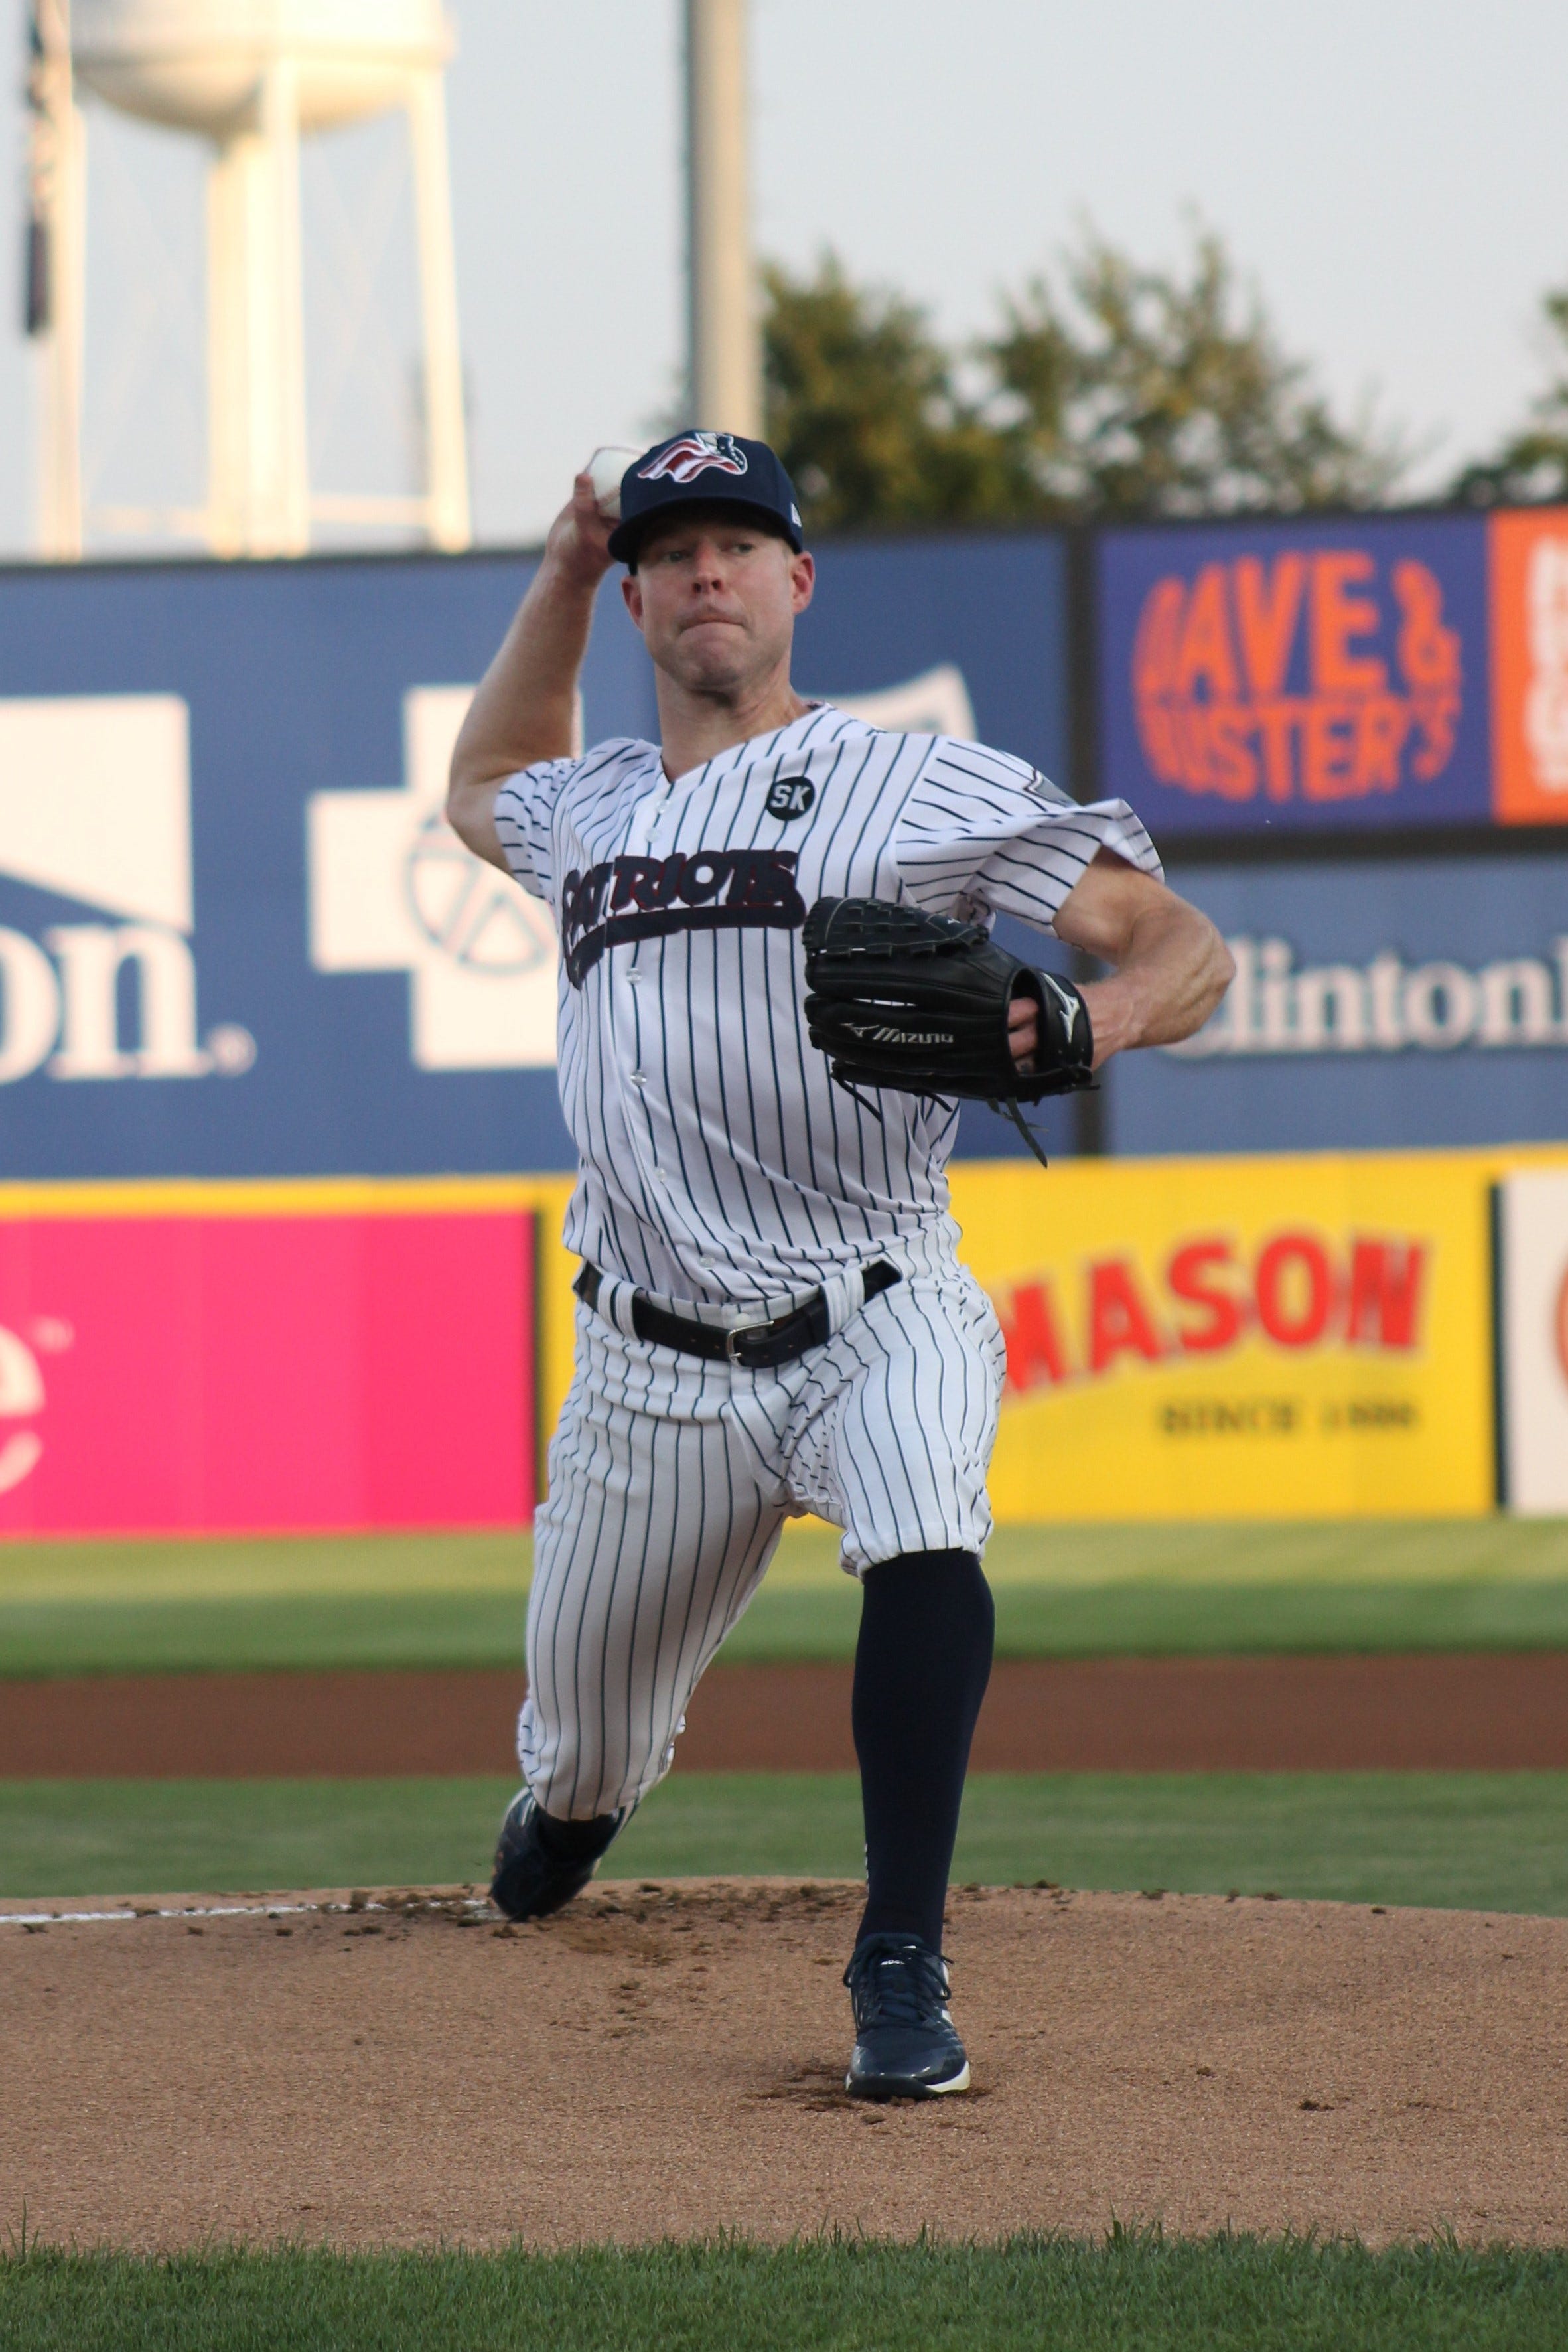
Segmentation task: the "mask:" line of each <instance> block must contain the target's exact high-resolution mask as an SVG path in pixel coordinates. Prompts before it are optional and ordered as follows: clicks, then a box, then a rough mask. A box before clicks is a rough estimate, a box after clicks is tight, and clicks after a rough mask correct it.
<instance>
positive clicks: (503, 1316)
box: [0, 1147, 1568, 1537]
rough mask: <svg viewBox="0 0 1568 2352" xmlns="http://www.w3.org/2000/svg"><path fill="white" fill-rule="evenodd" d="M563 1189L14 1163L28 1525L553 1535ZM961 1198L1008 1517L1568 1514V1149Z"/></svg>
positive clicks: (0, 1492)
mask: <svg viewBox="0 0 1568 2352" xmlns="http://www.w3.org/2000/svg"><path fill="white" fill-rule="evenodd" d="M568 1189H569V1188H568V1183H567V1181H566V1180H564V1179H562V1178H560V1177H557V1176H544V1177H535V1178H461V1177H457V1178H446V1179H400V1180H399V1179H391V1180H389V1179H381V1180H377V1179H368V1178H361V1179H339V1180H314V1181H298V1182H280V1181H249V1182H246V1181H236V1182H234V1183H217V1182H210V1181H209V1182H201V1183H193V1182H181V1181H166V1182H144V1183H135V1184H96V1183H95V1184H78V1185H54V1184H40V1185H7V1186H0V1535H8V1536H12V1537H22V1536H28V1535H35V1536H36V1535H56V1536H63V1535H73V1534H74V1535H93V1534H104V1535H112V1534H121V1535H130V1534H153V1533H187V1534H193V1533H197V1532H212V1533H222V1532H233V1533H238V1532H246V1531H255V1532H260V1531H267V1530H278V1531H281V1530H287V1529H306V1528H399V1527H402V1528H413V1527H440V1526H451V1527H476V1526H521V1525H523V1524H525V1523H526V1522H527V1520H528V1518H529V1517H530V1516H531V1514H532V1510H533V1507H534V1502H535V1498H536V1495H537V1493H538V1491H539V1490H540V1487H541V1486H542V1471H541V1465H542V1463H543V1460H544V1449H545V1444H546V1443H547V1441H548V1434H549V1428H550V1426H551V1425H552V1424H553V1422H554V1418H555V1415H556V1412H558V1410H559V1402H560V1399H561V1397H562V1396H563V1395H564V1393H565V1390H566V1385H567V1382H568V1381H569V1379H570V1370H571V1351H572V1328H573V1315H574V1302H573V1299H572V1295H571V1287H570V1286H571V1279H572V1276H573V1274H574V1272H575V1270H576V1264H577V1262H576V1260H575V1259H574V1258H573V1257H571V1256H570V1254H569V1253H568V1252H567V1251H566V1250H565V1249H564V1248H563V1247H562V1246H561V1244H560V1242H559V1232H560V1222H561V1214H562V1211H563V1209H564V1206H565V1202H566V1196H567V1192H568ZM953 1193H954V1206H955V1209H956V1213H957V1215H958V1217H959V1219H960V1221H961V1223H962V1224H963V1227H964V1255H965V1257H966V1259H967V1263H968V1264H969V1265H970V1266H971V1267H972V1268H973V1270H974V1272H975V1273H976V1275H977V1276H978V1278H979V1280H980V1281H981V1282H982V1283H983V1284H984V1286H986V1288H987V1290H988V1293H989V1294H990V1296H991V1297H992V1298H993V1300H994V1301H995V1304H996V1307H997V1311H998V1316H999V1318H1000V1320H1001V1323H1002V1328H1003V1331H1004V1333H1005V1335H1006V1338H1007V1343H1008V1381H1007V1389H1006V1392H1005V1395H1004V1399H1003V1404H1002V1412H1001V1431H1000V1436H999V1440H998V1447H997V1454H996V1460H995V1464H994V1467H993V1472H992V1479H991V1491H992V1497H993V1501H994V1503H995V1506H996V1511H997V1516H998V1519H1000V1520H1002V1521H1005V1522H1006V1521H1011V1522H1030V1521H1051V1520H1057V1521H1070V1520H1090V1519H1114V1520H1128V1519H1149V1520H1156V1519H1163V1520H1170V1519H1184V1518H1186V1519H1220V1518H1254V1519H1256V1518H1263V1519H1268V1518H1325V1517H1358V1516H1368V1517H1474V1516H1479V1515H1481V1514H1484V1513H1486V1512H1488V1511H1490V1510H1491V1509H1493V1508H1494V1507H1496V1505H1497V1504H1498V1502H1499V1500H1500V1499H1504V1500H1511V1501H1512V1503H1514V1504H1515V1505H1516V1506H1517V1507H1522V1508H1526V1509H1532V1510H1557V1509H1563V1508H1564V1507H1568V1494H1564V1493H1563V1489H1562V1480H1561V1474H1560V1466H1559V1465H1560V1460H1561V1447H1562V1444H1564V1443H1568V1150H1564V1149H1563V1148H1562V1147H1557V1148H1555V1149H1542V1150H1529V1149H1527V1148H1521V1149H1520V1150H1508V1151H1501V1152H1494V1151H1470V1152H1402V1153H1362V1154H1349V1153H1321V1154H1299V1155H1290V1156H1287V1155H1281V1156H1278V1157H1271V1158H1250V1159H1247V1158H1240V1157H1226V1158H1212V1157H1211V1158H1207V1159H1181V1160H1144V1161H1136V1162H1117V1161H1099V1162H1091V1161H1087V1160H1082V1161H1077V1162H1072V1163H1069V1164H1066V1165H1063V1166H1061V1167H1055V1168H1052V1169H1051V1170H1050V1171H1042V1170H1040V1169H1039V1168H1037V1167H1035V1166H1033V1164H1032V1163H1030V1164H1029V1165H1027V1166H1026V1165H1020V1164H1019V1162H1017V1161H1014V1160H1005V1161H996V1162H981V1161H975V1162H967V1163H963V1164H961V1165H959V1166H957V1167H956V1168H955V1169H954V1171H953ZM1511 1234H1515V1235H1517V1236H1518V1240H1517V1244H1516V1245H1515V1246H1514V1247H1513V1248H1512V1250H1511V1254H1508V1255H1505V1259H1504V1262H1503V1263H1502V1264H1501V1265H1499V1262H1498V1260H1497V1259H1496V1257H1495V1255H1494V1253H1495V1251H1496V1249H1497V1247H1498V1245H1499V1242H1501V1245H1502V1247H1503V1249H1504V1251H1505V1253H1509V1237H1510V1235H1511ZM1494 1297H1501V1298H1502V1301H1503V1306H1504V1309H1505V1312H1504V1314H1503V1317H1502V1319H1501V1321H1500V1323H1499V1322H1498V1321H1497V1320H1496V1319H1495V1317H1494ZM1499 1364H1501V1365H1502V1367H1503V1370H1504V1372H1505V1374H1506V1377H1505V1378H1504V1380H1503V1381H1502V1384H1501V1388H1500V1387H1499V1383H1498V1376H1497V1370H1496V1367H1497V1366H1498V1365H1499Z"/></svg>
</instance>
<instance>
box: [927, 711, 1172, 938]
mask: <svg viewBox="0 0 1568 2352" xmlns="http://www.w3.org/2000/svg"><path fill="white" fill-rule="evenodd" d="M1102 849H1113V850H1114V851H1115V852H1116V854H1117V856H1120V857H1124V858H1125V859H1126V861H1127V863H1128V865H1129V866H1136V867H1137V868H1138V870H1139V871H1140V873H1144V874H1148V875H1151V876H1153V877H1154V879H1155V881H1156V882H1157V881H1160V880H1162V879H1163V870H1162V868H1161V866H1160V861H1159V857H1158V855H1157V853H1156V851H1155V845H1154V843H1153V842H1152V841H1151V840H1150V839H1149V836H1148V835H1147V834H1146V833H1145V830H1144V827H1143V824H1142V822H1141V821H1140V819H1139V818H1138V817H1137V816H1135V815H1134V813H1133V811H1132V809H1131V808H1129V806H1128V805H1127V803H1126V802H1125V801H1119V800H1118V801H1093V802H1091V803H1089V804H1088V805H1087V806H1085V807H1081V806H1080V805H1079V803H1077V802H1076V801H1071V800H1069V799H1068V797H1067V794H1066V793H1064V792H1062V791H1061V789H1060V788H1059V786H1057V785H1055V784H1053V783H1051V782H1048V781H1047V780H1046V778H1045V777H1044V776H1042V775H1040V772H1039V771H1038V770H1036V769H1034V768H1031V767H1030V765H1029V763H1028V761H1024V760H1015V759H1013V758H1012V757H1011V756H1010V755H1009V753H1007V752H1005V751H991V750H990V749H989V748H988V746H987V745H985V744H983V743H964V742H960V741H958V740H956V738H953V737H950V736H938V737H937V739H936V742H935V744H934V746H933V748H932V751H931V755H930V757H929V758H928V759H927V760H926V761H925V765H924V766H923V768H922V770H921V772H920V776H919V780H918V782H916V783H915V788H914V790H913V791H912V792H911V793H910V795H909V798H908V800H907V801H906V802H905V803H904V811H903V814H902V815H901V817H900V819H899V823H898V827H897V830H896V832H895V833H894V841H893V854H894V862H895V864H896V866H897V867H898V871H899V875H900V877H901V878H902V880H903V882H904V887H905V889H906V890H907V892H908V894H909V896H910V898H912V899H913V900H914V902H915V905H916V906H917V907H924V908H927V909H928V910H929V912H931V913H932V914H938V915H949V914H956V913H965V914H969V913H974V912H976V911H977V910H978V909H980V908H986V909H988V910H989V911H990V912H991V913H993V914H998V915H1017V916H1019V918H1020V919H1022V920H1023V921H1024V922H1026V923H1032V924H1034V926H1035V927H1036V929H1039V930H1043V931H1048V930H1050V929H1051V926H1052V924H1053V923H1054V921H1055V919H1056V916H1057V914H1058V911H1059V910H1060V908H1061V904H1062V901H1063V900H1064V899H1065V898H1066V897H1067V895H1068V893H1069V891H1070V890H1071V888H1072V886H1073V884H1074V883H1075V882H1076V881H1077V880H1078V878H1079V877H1080V875H1081V874H1082V872H1083V870H1084V868H1085V867H1086V866H1088V865H1089V863H1090V861H1091V860H1092V858H1093V856H1095V853H1096V852H1097V851H1099V850H1102Z"/></svg>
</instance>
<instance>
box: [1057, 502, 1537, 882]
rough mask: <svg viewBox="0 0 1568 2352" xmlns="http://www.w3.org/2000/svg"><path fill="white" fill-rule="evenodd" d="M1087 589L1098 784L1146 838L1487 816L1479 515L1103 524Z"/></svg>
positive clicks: (1483, 560) (1483, 565)
mask: <svg viewBox="0 0 1568 2352" xmlns="http://www.w3.org/2000/svg"><path fill="white" fill-rule="evenodd" d="M1095 593H1096V605H1097V612H1096V619H1097V624H1098V629H1099V663H1098V676H1099V712H1098V719H1099V739H1100V753H1101V789H1102V790H1103V792H1106V793H1121V794H1123V795H1124V797H1125V798H1126V799H1127V800H1129V801H1131V802H1132V803H1133V805H1134V808H1135V809H1137V811H1138V813H1139V814H1140V815H1141V816H1142V817H1143V818H1144V819H1145V823H1146V824H1148V826H1149V829H1150V831H1151V832H1152V833H1153V835H1154V836H1155V841H1156V842H1158V841H1159V840H1161V839H1162V838H1164V839H1166V840H1170V839H1174V838H1176V837H1178V836H1182V835H1195V834H1198V835H1201V834H1209V835H1219V834H1231V835H1236V834H1243V835H1245V834H1262V833H1263V832H1265V831H1266V830H1271V831H1273V832H1274V833H1277V834H1286V833H1291V834H1299V833H1312V832H1318V833H1323V832H1328V831H1331V830H1332V831H1340V830H1342V829H1346V828H1361V827H1391V826H1401V825H1442V824H1475V823H1478V822H1486V821H1488V820H1490V816H1491V810H1492V793H1491V761H1490V684H1489V675H1488V673H1489V646H1488V633H1487V554H1486V523H1485V520H1484V519H1483V518H1481V517H1479V516H1471V515H1453V516H1448V515H1439V516H1432V515H1390V516H1383V517H1377V518H1372V517H1363V516H1352V517H1343V518H1339V519H1336V520H1333V521H1307V520H1290V521H1271V522H1267V523H1238V524H1234V525H1226V526H1225V527H1223V528H1217V529H1208V528H1203V529H1187V528H1185V527H1178V528H1172V527H1169V526H1166V527H1165V528H1160V529H1150V530H1127V531H1113V532H1110V533H1107V534H1106V535H1105V536H1104V537H1103V539H1102V540H1101V541H1099V545H1098V552H1097V565H1096V592H1095Z"/></svg>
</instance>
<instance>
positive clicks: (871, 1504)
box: [517, 1270, 1005, 1821]
mask: <svg viewBox="0 0 1568 2352" xmlns="http://www.w3.org/2000/svg"><path fill="white" fill-rule="evenodd" d="M1004 1360H1005V1359H1004V1351H1003V1348H1002V1340H1001V1334H1000V1331H999V1329H998V1325H997V1320H996V1317H995V1315H994V1314H993V1313H992V1310H991V1307H990V1302H989V1301H988V1299H987V1297H986V1296H985V1294H984V1292H983V1291H981V1290H980V1289H979V1287H978V1286H977V1284H976V1283H975V1282H974V1281H973V1280H972V1278H971V1277H970V1276H968V1275H967V1273H965V1272H963V1271H962V1270H958V1271H957V1272H956V1275H955V1276H950V1277H949V1278H948V1279H946V1280H944V1281H941V1282H936V1281H933V1280H930V1279H928V1278H917V1279H915V1280H912V1281H908V1282H904V1283H900V1284H899V1285H898V1286H896V1287H895V1288H894V1289H893V1290H889V1291H884V1292H883V1295H882V1296H881V1297H879V1298H875V1299H873V1301H872V1302H871V1304H870V1305H869V1306H868V1307H865V1308H864V1309H863V1310H862V1312H861V1313H860V1314H859V1315H857V1316H855V1317H854V1318H852V1320H851V1321H850V1322H849V1323H848V1324H847V1325H846V1326H845V1327H844V1328H843V1330H842V1331H841V1332H840V1333H839V1334H838V1336H837V1337H836V1338H835V1339H830V1340H829V1341H828V1342H827V1343H826V1344H825V1346H823V1347H821V1348H817V1349H811V1350H810V1352H809V1354H807V1355H805V1356H803V1357H801V1358H800V1359H798V1360H797V1361H796V1362H795V1363H793V1364H786V1365H783V1366H782V1367H780V1368H779V1370H776V1371H770V1372H747V1371H744V1370H736V1369H732V1368H731V1367H730V1366H728V1365H725V1364H705V1363H703V1362H702V1361H701V1360H698V1359H696V1358H695V1357H691V1356H677V1355H675V1354H674V1352H673V1350H671V1349H667V1348H657V1347H652V1346H650V1345H649V1344H648V1343H647V1342H645V1341H643V1340H641V1339H628V1338H626V1337H625V1336H624V1335H623V1334H622V1333H621V1332H620V1331H618V1330H615V1329H613V1328H612V1327H611V1326H610V1325H609V1324H608V1323H606V1322H604V1321H603V1320H602V1319H601V1318H600V1317H598V1316H596V1315H592V1314H591V1313H590V1312H589V1310H588V1309H587V1308H586V1307H580V1309H579V1314H578V1362H577V1373H576V1378H575V1379H574V1381H573V1382H572V1386H571V1390H570V1394H569V1396H568V1398H567V1402H566V1405H565V1407H564V1409H563V1411H562V1413H561V1419H560V1424H559V1428H558V1430H557V1432H556V1435H555V1439H554V1442H553V1444H552V1445H551V1447H550V1462H549V1501H548V1502H547V1503H546V1504H545V1505H544V1506H543V1507H542V1508H541V1509H540V1511H539V1513H538V1517H537V1519H536V1521H535V1535H534V1580H533V1586H532V1590H531V1591H530V1593H529V1597H528V1698H527V1700H526V1702H525V1704H524V1706H523V1711H522V1716H521V1718H520V1720H519V1723H518V1731H517V1747H518V1753H519V1756H520V1758H521V1760H522V1766H523V1771H524V1775H525V1777H526V1778H527V1780H528V1784H529V1786H530V1787H531V1788H532V1790H533V1791H534V1794H535V1796H536V1797H537V1798H538V1801H539V1802H540V1803H541V1804H542V1805H543V1806H544V1807H545V1809H546V1811H548V1812H551V1813H554V1814H557V1815H558V1816H562V1817H570V1818H575V1819H577V1820H583V1821H586V1820H590V1819H591V1818H592V1817H593V1816H594V1815H596V1814H602V1813H608V1812H613V1811H618V1810H619V1809H620V1808H621V1807H622V1806H623V1805H628V1804H631V1803H633V1802H634V1801H636V1800H637V1799H638V1798H639V1797H641V1796H643V1795H644V1794H645V1793H646V1792H647V1790H649V1789H651V1788H652V1787H653V1785H654V1783H655V1782H656V1781H657V1780H661V1779H662V1778H663V1776H664V1772H665V1771H666V1770H667V1769H668V1767H669V1763H670V1760H671V1752H672V1749H673V1746H674V1740H675V1738H676V1735H677V1733H678V1731H679V1729H680V1727H681V1723H682V1719H683V1717H684V1716H685V1707H686V1702H687V1700H688V1699H689V1698H690V1696H691V1694H692V1692H693V1690H694V1689H695V1687H696V1684H697V1681H698V1679H699V1677H700V1676H701V1675H702V1673H703V1671H704V1669H705V1667H706V1665H707V1664H708V1662H709V1660H710V1659H711V1658H712V1656H713V1654H714V1653H715V1651H716V1649H717V1648H718V1646H719V1643H721V1642H722V1641H723V1639H724V1637H725V1635H726V1633H728V1631H729V1629H730V1627H731V1626H732V1625H733V1624H734V1623H735V1622H736V1621H737V1618H739V1617H740V1616H741V1614H742V1613H743V1612H744V1611H745V1609H746V1606H747V1602H748V1601H750V1599H751V1597H752V1595H753V1594H754V1593H755V1591H757V1588H758V1584H759V1583H760V1582H761V1580H762V1577H763V1574H764V1571H765V1570H766V1569H767V1566H768V1560H769V1559H771V1557H772V1555H773V1550H774V1547H775V1546H776V1544H777V1543H778V1540H779V1532H780V1530H781V1528H782V1527H783V1525H784V1522H785V1519H786V1518H787V1517H789V1515H790V1513H791V1512H792V1511H800V1510H810V1511H815V1512H817V1513H819V1514H820V1515H821V1517H825V1518H829V1519H831V1520H833V1521H835V1522H836V1523H837V1524H838V1525H839V1526H841V1528H843V1529H844V1544H843V1560H844V1565H845V1567H846V1568H848V1569H851V1570H856V1571H858V1570H862V1569H864V1568H867V1567H870V1566H871V1565H872V1564H873V1562H874V1561H877V1560H881V1559H896V1558H897V1556H898V1555H899V1554H900V1553H901V1552H906V1551H931V1550H946V1549H963V1550H967V1551H977V1552H978V1551H981V1550H983V1549H984V1547H985V1543H986V1539H987V1538H988V1535H989V1533H990V1525H991V1521H990V1508H989V1505H988V1502H987V1499H986V1486H985V1474H986V1465H987V1463H988V1461H989V1459H990V1452H991V1445H992V1443H993V1441H994V1438H995V1435H996V1424H997V1406H998V1399H999V1397H1000V1394H1001V1382H1002V1371H1003V1366H1004Z"/></svg>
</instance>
